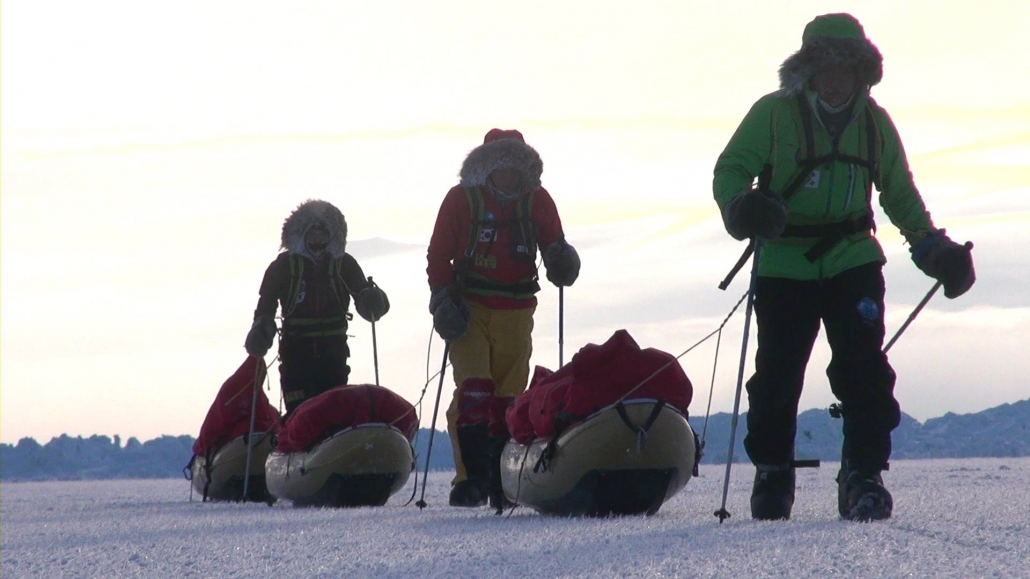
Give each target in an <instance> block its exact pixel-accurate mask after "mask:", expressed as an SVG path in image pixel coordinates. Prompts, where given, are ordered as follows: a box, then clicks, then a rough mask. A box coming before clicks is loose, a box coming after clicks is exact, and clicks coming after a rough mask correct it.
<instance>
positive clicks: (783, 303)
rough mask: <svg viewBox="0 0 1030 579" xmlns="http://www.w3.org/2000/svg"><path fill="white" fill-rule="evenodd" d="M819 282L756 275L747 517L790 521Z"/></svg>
mask: <svg viewBox="0 0 1030 579" xmlns="http://www.w3.org/2000/svg"><path fill="white" fill-rule="evenodd" d="M817 287H818V282H814V281H797V280H790V279H783V278H766V277H760V278H758V281H757V283H756V286H755V317H756V318H757V322H758V353H757V354H756V356H755V373H754V375H753V376H752V377H751V379H749V380H748V382H747V394H748V406H749V408H748V413H747V427H748V433H747V436H746V437H745V438H744V448H745V450H746V451H747V453H748V457H749V458H750V459H751V462H752V463H754V465H755V481H754V486H753V487H752V491H751V516H752V517H753V518H755V519H787V518H790V512H791V509H792V508H793V506H794V482H795V477H794V466H793V460H794V437H795V435H796V432H797V414H798V401H799V400H800V398H801V388H802V384H803V383H804V377H805V367H806V365H807V364H808V358H809V356H810V355H811V352H812V345H813V344H814V343H815V339H816V337H817V336H818V334H819V312H818V306H817V300H816V293H817Z"/></svg>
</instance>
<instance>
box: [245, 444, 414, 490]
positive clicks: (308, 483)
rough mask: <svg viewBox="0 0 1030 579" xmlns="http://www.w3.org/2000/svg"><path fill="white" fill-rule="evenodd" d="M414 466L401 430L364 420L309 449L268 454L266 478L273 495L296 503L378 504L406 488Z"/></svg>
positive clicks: (412, 455)
mask: <svg viewBox="0 0 1030 579" xmlns="http://www.w3.org/2000/svg"><path fill="white" fill-rule="evenodd" d="M414 466H415V460H414V453H413V451H412V448H411V443H410V442H408V439H407V438H405V436H404V435H403V434H402V433H401V431H400V430H397V429H396V428H394V427H392V426H387V425H385V424H363V425H360V426H356V427H352V428H348V429H346V430H342V431H340V432H338V433H336V434H334V435H333V436H331V437H329V438H327V439H325V440H323V441H322V442H319V443H318V444H316V445H315V446H314V447H313V448H312V449H311V450H310V451H308V452H293V453H281V452H272V453H271V454H270V455H268V459H267V461H266V462H265V477H266V482H267V484H268V490H269V491H270V492H271V493H272V495H273V496H275V497H277V498H280V499H287V500H290V501H293V504H294V505H295V506H324V507H355V506H379V505H384V504H386V501H387V499H389V498H390V496H391V495H393V494H394V493H396V492H397V491H398V490H400V489H401V488H402V487H403V486H404V484H405V483H406V482H407V481H408V476H409V475H410V474H411V471H412V470H413V469H414Z"/></svg>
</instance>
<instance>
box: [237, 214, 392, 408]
mask: <svg viewBox="0 0 1030 579" xmlns="http://www.w3.org/2000/svg"><path fill="white" fill-rule="evenodd" d="M346 246H347V222H346V221H345V220H344V217H343V213H341V212H340V210H339V209H337V208H336V207H334V206H333V205H332V204H331V203H328V202H326V201H319V200H309V201H305V202H304V203H302V204H301V205H300V206H298V207H297V209H296V210H295V211H294V212H293V213H291V214H290V216H289V217H287V218H286V221H285V222H284V223H283V229H282V249H283V250H284V251H282V252H281V253H280V254H279V256H278V257H276V258H275V261H273V262H272V263H271V264H270V265H269V266H268V269H266V270H265V276H264V278H263V279H262V280H261V288H260V290H259V291H258V293H259V296H260V297H259V298H258V303H257V307H256V308H255V309H254V323H253V325H252V326H251V329H250V332H249V333H248V334H247V339H246V342H245V347H246V349H247V353H249V354H250V355H252V356H256V357H259V358H263V357H264V355H265V354H266V353H267V352H268V349H269V348H271V347H272V341H273V339H274V338H275V335H276V331H277V329H276V325H275V315H276V310H277V308H278V307H279V306H280V305H281V306H282V317H281V320H282V330H281V335H280V337H279V378H280V385H281V387H282V392H283V400H284V402H285V403H286V415H287V416H289V415H290V414H291V413H292V412H293V410H294V409H295V408H297V406H299V405H300V404H301V402H303V401H304V400H307V399H308V398H311V397H313V396H316V395H318V394H321V393H322V392H325V391H326V390H329V389H330V388H333V387H335V386H340V385H342V384H346V383H347V379H348V377H349V376H350V366H348V365H347V358H348V357H349V356H350V350H349V348H348V347H347V321H348V320H349V319H350V318H351V316H350V314H349V313H348V309H349V307H350V301H351V298H352V297H353V298H354V308H355V310H357V312H358V315H360V316H361V317H362V318H364V319H365V320H368V321H370V322H375V321H376V320H378V319H380V318H382V317H383V316H384V315H386V313H387V312H388V311H389V310H390V301H389V300H388V299H387V297H386V293H385V292H383V290H382V289H380V288H379V287H378V286H376V285H375V284H374V283H373V282H372V281H371V278H368V279H366V278H365V274H364V272H362V271H361V266H360V265H358V262H357V261H356V260H355V259H354V258H353V257H352V256H351V255H350V254H348V253H347V252H346V251H345V249H346Z"/></svg>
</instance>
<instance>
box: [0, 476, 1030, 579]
mask: <svg viewBox="0 0 1030 579" xmlns="http://www.w3.org/2000/svg"><path fill="white" fill-rule="evenodd" d="M837 466H838V465H837V464H832V463H824V464H823V467H822V468H821V469H817V470H816V469H806V470H801V471H799V473H798V493H797V502H796V504H795V507H794V518H793V519H792V520H791V521H788V522H765V523H759V522H756V521H752V520H750V519H749V518H748V507H747V499H748V495H749V492H750V488H751V478H752V477H753V476H754V470H753V469H752V468H751V467H749V466H746V465H734V468H733V476H732V480H731V485H730V498H729V502H728V505H727V508H728V509H729V511H730V512H731V513H732V515H733V516H732V518H730V519H729V520H727V521H726V522H725V523H723V524H719V522H718V520H717V519H716V518H715V517H714V516H713V513H714V511H715V510H716V509H717V508H718V507H719V504H720V502H721V497H722V480H723V474H724V472H725V466H723V465H714V464H710V465H705V466H703V467H702V469H701V477H699V478H695V479H692V480H691V481H690V482H689V483H688V484H687V486H686V488H685V489H684V490H683V491H682V492H680V494H679V495H677V496H676V497H674V498H673V499H672V500H671V501H670V502H669V503H667V504H665V505H664V506H663V507H662V509H661V511H659V513H658V514H657V515H655V516H653V517H643V516H641V517H622V518H608V519H568V518H554V517H545V516H540V515H538V514H536V513H534V512H532V511H531V510H529V509H523V508H519V509H516V510H515V512H514V514H513V515H512V516H511V517H510V518H505V517H497V516H494V515H493V514H492V512H491V511H489V510H488V509H486V508H481V509H457V508H451V507H448V506H447V490H448V485H449V479H450V475H449V473H432V474H430V478H429V485H428V487H427V493H426V500H427V502H428V503H429V506H428V508H427V509H425V510H424V511H419V509H418V508H417V507H415V506H413V505H408V506H403V504H404V502H405V501H407V499H408V497H409V496H410V495H411V488H412V482H413V478H414V477H412V479H409V482H408V486H407V487H406V488H405V489H404V490H402V491H401V492H400V493H398V494H397V495H395V496H394V497H393V498H392V499H391V501H390V503H389V504H388V505H387V506H385V507H381V508H361V509H349V510H334V509H295V508H292V507H291V506H290V504H289V503H287V502H282V503H279V504H276V505H275V506H273V507H268V506H265V505H263V504H245V505H241V504H214V503H207V504H205V503H201V502H200V501H199V497H197V496H195V495H194V496H193V502H189V498H190V490H189V483H187V482H186V481H184V480H149V481H147V480H144V481H139V480H124V481H97V482H90V481H81V482H52V483H3V485H2V486H0V530H2V545H0V557H2V567H0V574H2V576H3V577H4V579H13V578H15V577H140V576H142V577H180V576H184V577H403V578H405V579H410V578H414V577H446V578H448V579H456V578H464V577H508V578H522V577H620V578H621V577H748V578H751V577H786V576H792V577H831V576H848V577H1027V576H1030V562H1028V561H1030V512H1028V507H1030V498H1028V497H1030V484H1028V481H1030V458H1018V459H972V460H912V461H895V462H894V463H893V465H892V468H891V470H890V472H888V473H885V482H886V484H887V486H888V488H890V489H891V491H892V492H893V493H894V497H895V503H896V510H895V514H894V518H893V519H891V520H889V521H886V522H879V523H867V524H862V523H850V522H842V521H840V520H838V518H837V510H836V485H835V483H834V481H833V478H834V476H835V474H836V469H837Z"/></svg>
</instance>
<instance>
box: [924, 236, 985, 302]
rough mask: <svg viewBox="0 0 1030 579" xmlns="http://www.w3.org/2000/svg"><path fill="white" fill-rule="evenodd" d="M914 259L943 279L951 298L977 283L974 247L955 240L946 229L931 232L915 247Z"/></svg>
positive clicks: (946, 295) (942, 282) (945, 293)
mask: <svg viewBox="0 0 1030 579" xmlns="http://www.w3.org/2000/svg"><path fill="white" fill-rule="evenodd" d="M912 261H914V262H915V264H916V267H918V268H919V269H921V270H922V271H923V273H925V274H926V275H928V276H930V277H932V278H934V279H936V280H937V281H939V282H941V284H942V285H943V286H944V297H946V298H948V299H955V298H957V297H959V296H960V295H962V294H964V293H966V292H967V291H969V288H971V287H973V283H974V282H976V271H975V270H974V269H973V252H972V247H966V246H964V245H961V244H958V243H955V242H954V241H952V240H951V238H949V237H948V236H947V235H945V233H944V230H943V229H941V230H938V231H934V232H932V233H930V234H929V235H927V236H926V237H924V238H923V239H922V240H920V242H919V243H917V244H916V245H915V246H914V247H913V248H912Z"/></svg>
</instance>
